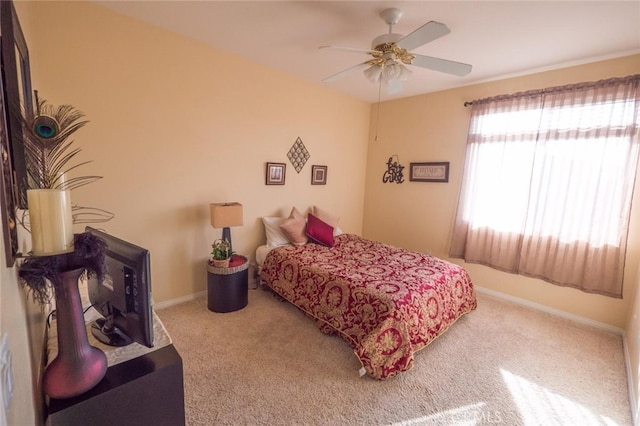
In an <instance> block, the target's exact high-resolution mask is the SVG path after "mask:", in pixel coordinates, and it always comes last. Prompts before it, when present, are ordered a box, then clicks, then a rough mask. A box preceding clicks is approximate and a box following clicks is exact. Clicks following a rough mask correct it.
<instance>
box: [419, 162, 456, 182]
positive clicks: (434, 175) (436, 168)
mask: <svg viewBox="0 0 640 426" xmlns="http://www.w3.org/2000/svg"><path fill="white" fill-rule="evenodd" d="M409 180H410V181H411V182H449V162H448V161H447V162H442V163H409Z"/></svg>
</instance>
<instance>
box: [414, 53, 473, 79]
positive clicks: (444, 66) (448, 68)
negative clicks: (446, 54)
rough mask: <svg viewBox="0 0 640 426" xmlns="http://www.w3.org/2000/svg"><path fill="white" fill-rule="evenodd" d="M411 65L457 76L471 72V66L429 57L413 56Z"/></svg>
mask: <svg viewBox="0 0 640 426" xmlns="http://www.w3.org/2000/svg"><path fill="white" fill-rule="evenodd" d="M415 56H416V57H415V58H414V59H413V61H412V62H411V65H415V66H417V67H422V68H428V69H430V70H434V71H440V72H444V73H447V74H453V75H457V76H460V77H462V76H465V75H467V74H469V73H470V72H471V65H469V64H463V63H462V62H455V61H448V60H446V59H440V58H433V57H431V56H423V55H415Z"/></svg>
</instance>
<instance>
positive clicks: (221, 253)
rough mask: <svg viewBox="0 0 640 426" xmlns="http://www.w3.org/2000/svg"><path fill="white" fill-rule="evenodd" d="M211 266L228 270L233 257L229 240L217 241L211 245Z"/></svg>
mask: <svg viewBox="0 0 640 426" xmlns="http://www.w3.org/2000/svg"><path fill="white" fill-rule="evenodd" d="M211 248H212V250H211V264H212V265H213V266H214V267H216V268H228V267H229V259H231V256H232V255H233V252H232V251H231V247H230V245H229V242H228V241H227V240H215V241H214V242H213V244H212V245H211Z"/></svg>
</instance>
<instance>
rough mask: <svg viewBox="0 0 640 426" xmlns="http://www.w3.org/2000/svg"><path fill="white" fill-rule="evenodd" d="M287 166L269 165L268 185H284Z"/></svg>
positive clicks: (280, 164) (283, 164)
mask: <svg viewBox="0 0 640 426" xmlns="http://www.w3.org/2000/svg"><path fill="white" fill-rule="evenodd" d="M286 172H287V165H286V164H285V163H267V176H266V180H265V184H266V185H284V179H285V174H286Z"/></svg>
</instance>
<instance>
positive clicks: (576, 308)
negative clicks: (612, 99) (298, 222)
mask: <svg viewBox="0 0 640 426" xmlns="http://www.w3.org/2000/svg"><path fill="white" fill-rule="evenodd" d="M17 9H18V14H19V16H20V20H21V22H22V26H23V29H24V31H25V35H26V38H27V42H28V44H29V49H30V55H31V65H32V80H33V87H34V89H37V90H39V91H40V95H41V96H43V97H45V98H47V99H49V100H50V101H51V102H52V103H54V104H60V103H69V104H72V105H74V106H76V107H77V108H79V109H81V110H83V111H84V112H85V113H86V115H87V118H88V119H89V120H90V121H91V123H90V124H89V125H88V126H87V127H86V128H84V129H82V130H81V131H79V132H78V133H77V135H76V136H75V139H76V141H77V143H78V145H79V146H81V147H82V149H83V152H82V154H81V155H82V159H91V160H93V163H92V164H91V165H90V166H88V167H86V168H85V170H84V171H85V173H91V174H99V175H102V176H104V179H103V180H102V181H100V182H97V183H94V184H92V185H90V186H87V187H86V188H84V189H81V190H78V191H76V192H75V193H74V201H75V202H78V203H80V204H84V205H90V206H96V207H102V208H105V209H108V210H111V211H113V212H114V213H115V214H116V218H115V219H114V220H113V221H111V222H109V223H106V224H102V225H98V226H100V227H103V228H105V229H106V230H107V231H109V232H111V233H113V234H115V235H117V236H120V237H122V238H125V239H128V240H130V241H133V242H135V243H137V244H139V245H142V246H145V247H147V248H149V249H150V250H151V253H152V276H153V289H154V299H155V301H156V302H165V301H170V300H173V299H176V298H180V297H188V296H189V295H191V294H193V293H197V292H199V291H203V290H204V289H205V273H204V270H205V262H206V259H207V258H208V253H209V251H210V247H209V245H210V244H211V242H212V240H213V239H215V238H216V237H217V236H218V235H219V233H220V231H219V230H213V229H212V228H211V227H210V225H209V217H208V203H210V202H219V201H231V200H233V201H240V202H242V203H243V204H244V206H245V210H244V221H245V225H244V226H242V227H238V228H234V229H233V230H232V233H233V236H234V247H235V249H236V250H238V251H239V252H241V253H245V254H248V255H250V256H253V252H254V250H255V248H256V246H257V245H259V244H261V243H262V242H263V240H264V231H263V229H262V226H261V223H260V219H259V218H260V217H261V216H264V215H275V214H286V213H288V211H289V209H290V208H291V206H292V205H296V206H297V207H298V208H301V209H305V208H307V207H309V206H310V205H312V204H318V205H320V206H322V207H325V208H326V209H328V210H330V211H333V212H335V213H336V214H338V215H340V216H341V221H340V226H341V228H342V229H344V230H345V231H347V232H354V233H362V234H363V235H364V236H366V237H369V238H373V239H379V240H383V241H388V242H391V243H393V244H397V245H401V246H404V247H408V248H411V249H416V250H420V251H430V252H432V253H433V254H435V255H437V256H440V257H444V258H446V257H447V252H448V244H449V239H450V234H451V227H452V223H453V217H454V213H455V207H456V202H457V195H458V190H459V186H460V180H461V172H462V166H463V162H464V151H465V139H466V131H467V124H468V117H469V110H468V109H466V108H464V107H463V106H462V104H463V102H464V101H466V100H472V99H475V98H482V97H485V96H491V95H495V94H499V93H511V92H516V91H520V90H527V89H533V88H540V87H546V86H552V85H559V84H565V83H572V82H578V81H585V80H594V79H599V78H606V77H611V76H616V75H627V74H632V73H637V72H640V56H635V57H631V58H626V59H620V60H613V61H607V62H603V63H597V64H591V65H585V66H580V67H574V68H570V69H565V70H561V71H554V72H547V73H541V74H536V75H532V76H527V77H520V78H513V79H508V80H502V81H497V82H490V83H485V84H479V85H475V86H469V87H465V88H461V89H455V90H450V91H445V92H440V93H433V94H429V95H425V96H419V97H414V98H408V99H403V100H399V101H395V102H387V103H383V104H382V105H381V110H380V114H379V120H376V116H377V114H376V107H377V106H376V105H372V106H371V107H369V105H366V104H364V103H362V102H359V101H355V100H353V99H349V98H347V97H345V96H342V95H340V94H337V93H335V92H332V91H330V90H328V89H327V88H325V87H323V86H321V85H314V84H309V83H306V82H302V81H300V80H296V79H294V78H291V77H289V76H285V75H283V74H281V73H279V72H277V71H274V70H271V69H268V68H265V67H262V66H260V65H257V64H254V63H251V62H249V61H246V60H244V59H242V58H240V57H237V56H234V55H231V54H228V53H225V52H222V51H217V50H214V49H211V48H209V47H206V46H204V45H202V44H200V43H198V42H195V41H192V40H189V39H186V38H183V37H180V36H176V35H173V34H171V33H168V32H165V31H162V30H160V29H157V28H155V27H152V26H148V25H146V24H143V23H141V22H138V21H134V20H131V19H129V18H125V17H122V16H120V15H117V14H115V13H113V12H111V11H109V10H107V9H104V8H102V7H100V6H98V5H95V4H92V3H87V2H81V3H80V2H37V3H36V2H19V3H18V4H17ZM376 128H377V132H376V131H375V129H376ZM376 134H377V140H374V136H376ZM298 136H299V137H301V138H302V140H303V141H304V143H305V145H306V146H307V148H308V149H309V151H310V153H311V159H310V161H309V163H308V165H307V166H306V167H305V168H304V169H303V170H302V172H301V173H300V174H297V173H296V172H295V171H294V170H293V168H292V167H291V165H290V164H288V167H287V183H286V185H285V186H265V185H264V163H265V162H266V161H278V162H285V163H288V161H287V158H286V151H287V150H288V149H289V147H290V146H291V144H293V142H294V141H295V139H296V138H297V137H298ZM394 154H396V155H398V156H399V158H400V161H401V163H402V164H404V165H405V166H408V163H409V162H412V161H450V162H451V175H450V181H449V183H448V184H431V183H429V184H427V183H411V182H408V170H405V171H406V173H405V176H406V179H407V182H405V183H404V184H402V185H396V184H382V182H381V178H382V173H383V172H384V170H385V164H384V163H385V162H386V160H387V158H388V157H389V156H391V155H394ZM311 164H323V165H328V166H329V172H328V184H327V185H326V186H311V185H310V184H309V180H310V165H311ZM636 205H637V203H636ZM364 212H366V215H365V213H364ZM81 229H82V227H78V228H77V229H76V231H80V230H81ZM639 233H640V211H639V210H638V207H637V206H636V207H635V208H634V211H633V217H632V223H631V234H632V235H631V236H630V246H629V254H628V256H627V270H626V279H625V293H624V295H625V297H624V299H623V300H616V299H611V298H606V297H602V296H594V295H588V294H585V293H582V292H579V291H576V290H572V289H565V288H561V287H556V286H553V285H550V284H547V283H544V282H542V281H539V280H534V279H529V278H525V277H518V276H514V275H509V274H504V273H501V272H498V271H495V270H493V269H490V268H486V267H481V266H477V265H465V266H466V267H467V268H468V269H469V271H470V273H471V276H472V278H473V279H474V281H475V282H476V284H477V285H480V286H483V287H486V288H490V289H494V290H497V291H501V292H504V293H507V294H511V295H514V296H517V297H522V298H525V299H528V300H531V301H533V302H537V303H542V304H545V305H547V306H550V307H553V308H557V309H561V310H564V311H567V312H569V313H573V314H576V315H580V316H583V317H586V318H591V319H593V320H596V321H601V322H604V323H607V324H610V325H612V326H615V327H624V326H625V325H627V328H629V324H631V323H632V321H633V320H632V318H631V317H632V310H631V300H632V299H633V296H634V295H635V287H636V285H635V282H636V275H637V272H636V271H637V269H638V264H639V257H640V247H639V246H640V243H636V242H637V241H640V238H639V237H640V235H639ZM0 274H1V278H2V288H3V290H2V292H1V293H0V306H1V307H2V316H1V317H0V320H1V322H0V327H1V328H0V330H3V331H4V330H8V331H9V333H10V334H12V335H14V334H15V335H17V338H16V339H17V340H14V343H13V348H14V349H13V350H14V360H16V359H18V361H17V363H18V365H17V366H16V361H14V371H16V370H18V373H24V374H29V373H30V370H29V365H28V362H26V361H25V359H26V358H28V356H27V354H28V353H29V344H28V342H27V338H26V337H24V334H25V328H26V325H25V324H26V318H25V317H27V316H28V314H27V313H26V310H25V308H24V307H23V306H22V305H21V304H20V303H18V302H19V301H20V300H21V296H20V294H19V292H18V291H17V290H16V289H17V280H16V278H15V269H7V268H5V267H4V266H2V267H0ZM634 312H635V311H634ZM627 316H629V324H626V320H627ZM632 351H635V352H634V353H636V354H637V348H635V346H634V347H633V348H632ZM16 354H17V355H16ZM636 358H637V356H636V357H635V358H634V359H636ZM21 386H22V387H21V388H19V389H18V392H17V397H16V398H15V399H14V408H16V409H17V410H20V411H21V414H23V415H25V413H27V414H26V415H27V418H28V419H31V418H33V417H35V414H33V410H32V409H30V408H32V402H31V389H30V388H29V384H28V383H27V384H22V385H21ZM14 413H15V410H14ZM29 423H31V422H29Z"/></svg>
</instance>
